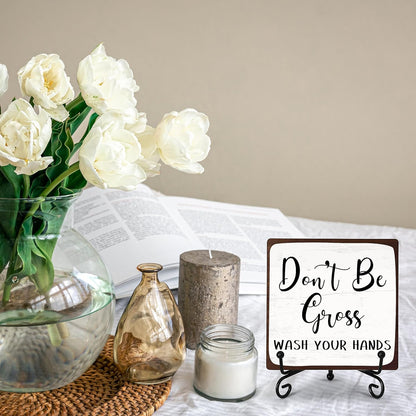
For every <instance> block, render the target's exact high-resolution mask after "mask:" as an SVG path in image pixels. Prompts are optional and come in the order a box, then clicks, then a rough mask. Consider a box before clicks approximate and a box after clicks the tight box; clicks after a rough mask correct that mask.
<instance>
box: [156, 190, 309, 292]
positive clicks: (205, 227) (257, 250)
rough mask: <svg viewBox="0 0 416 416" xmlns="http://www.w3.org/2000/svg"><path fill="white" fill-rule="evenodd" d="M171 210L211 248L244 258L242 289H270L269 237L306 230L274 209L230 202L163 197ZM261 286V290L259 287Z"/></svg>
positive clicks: (285, 236)
mask: <svg viewBox="0 0 416 416" xmlns="http://www.w3.org/2000/svg"><path fill="white" fill-rule="evenodd" d="M161 199H163V202H164V204H165V205H166V206H168V207H169V208H168V209H169V211H171V212H172V211H174V210H175V209H176V210H177V211H178V213H179V214H180V216H181V217H182V218H183V220H184V221H185V222H186V223H187V224H188V225H189V227H190V228H191V229H192V231H193V232H194V233H195V234H196V236H197V237H198V240H199V241H201V243H202V244H203V246H205V248H207V249H211V250H220V251H228V252H230V253H233V254H236V255H237V256H239V257H240V259H241V274H240V283H241V286H240V287H241V289H242V291H240V293H241V292H245V289H244V285H247V288H250V289H249V290H250V293H253V291H254V292H256V293H265V292H266V271H267V269H266V268H267V264H266V263H267V261H266V260H267V240H268V239H269V238H289V237H302V233H301V232H300V231H299V230H298V229H297V228H296V227H295V226H294V225H293V224H292V223H291V222H290V221H289V220H288V219H287V218H286V217H285V216H284V215H283V214H282V212H281V211H279V210H278V209H274V208H262V207H253V206H246V205H236V204H227V203H222V202H213V201H206V200H200V199H192V198H182V197H169V196H164V197H161ZM255 285H260V286H259V287H258V288H257V290H255V288H256V286H255Z"/></svg>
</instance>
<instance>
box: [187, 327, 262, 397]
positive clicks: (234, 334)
mask: <svg viewBox="0 0 416 416" xmlns="http://www.w3.org/2000/svg"><path fill="white" fill-rule="evenodd" d="M256 380H257V350H256V348H255V346H254V335H253V333H252V332H251V331H250V330H249V329H247V328H244V327H242V326H239V325H228V324H217V325H211V326H208V327H207V328H205V329H204V330H203V331H202V332H201V337H200V342H199V344H198V345H197V348H196V351H195V376H194V389H195V391H196V392H197V393H198V394H200V395H201V396H203V397H205V398H207V399H211V400H219V401H230V402H239V401H243V400H247V399H249V398H250V397H252V396H253V395H254V393H255V392H256Z"/></svg>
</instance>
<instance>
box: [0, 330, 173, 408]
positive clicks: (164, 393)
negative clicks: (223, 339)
mask: <svg viewBox="0 0 416 416" xmlns="http://www.w3.org/2000/svg"><path fill="white" fill-rule="evenodd" d="M113 340H114V337H110V338H109V339H108V341H107V344H106V345H105V347H104V349H103V351H102V352H101V354H100V356H99V357H98V358H97V361H96V362H95V363H94V364H93V365H92V366H91V367H90V368H89V369H88V370H87V371H86V372H85V373H84V374H83V375H82V376H81V377H80V378H78V379H77V380H75V381H74V382H73V383H71V384H68V385H67V386H65V387H61V388H60V389H56V390H51V391H45V392H41V393H4V392H0V415H8V416H14V415H16V416H17V415H19V416H20V415H28V416H29V415H30V416H69V415H71V416H80V415H81V416H83V415H91V416H92V415H97V416H98V415H120V416H121V415H123V416H124V415H126V416H127V415H134V416H149V415H151V414H153V413H154V412H155V411H156V410H157V409H158V408H159V407H160V406H162V404H163V403H164V402H165V400H166V399H167V397H168V396H169V393H170V388H171V381H168V382H167V383H162V384H155V385H151V386H143V385H136V384H133V383H129V382H127V381H124V380H123V379H122V377H121V375H120V373H119V371H118V370H117V367H116V366H115V364H114V361H113Z"/></svg>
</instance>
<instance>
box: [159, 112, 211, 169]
mask: <svg viewBox="0 0 416 416" xmlns="http://www.w3.org/2000/svg"><path fill="white" fill-rule="evenodd" d="M208 128H209V120H208V117H207V116H206V115H205V114H203V113H199V112H198V111H196V110H194V109H192V108H188V109H185V110H183V111H181V112H179V113H178V112H176V111H173V112H171V113H169V114H165V115H164V116H163V119H162V121H161V122H160V123H159V125H158V126H157V127H156V131H155V136H156V141H157V146H158V148H159V153H160V157H161V159H162V161H163V162H164V163H166V164H167V165H169V166H171V167H173V168H175V169H178V170H180V171H182V172H186V173H202V172H203V171H204V168H203V167H202V166H201V165H200V164H199V163H198V162H200V161H202V160H204V159H205V158H206V157H207V155H208V152H209V150H210V147H211V140H210V138H209V137H208V136H207V134H206V133H207V131H208Z"/></svg>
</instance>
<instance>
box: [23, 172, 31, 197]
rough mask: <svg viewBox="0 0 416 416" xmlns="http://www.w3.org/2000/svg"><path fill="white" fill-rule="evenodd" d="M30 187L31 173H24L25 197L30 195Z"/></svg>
mask: <svg viewBox="0 0 416 416" xmlns="http://www.w3.org/2000/svg"><path fill="white" fill-rule="evenodd" d="M29 189H30V178H29V175H23V195H22V197H23V198H27V197H28V196H29Z"/></svg>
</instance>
